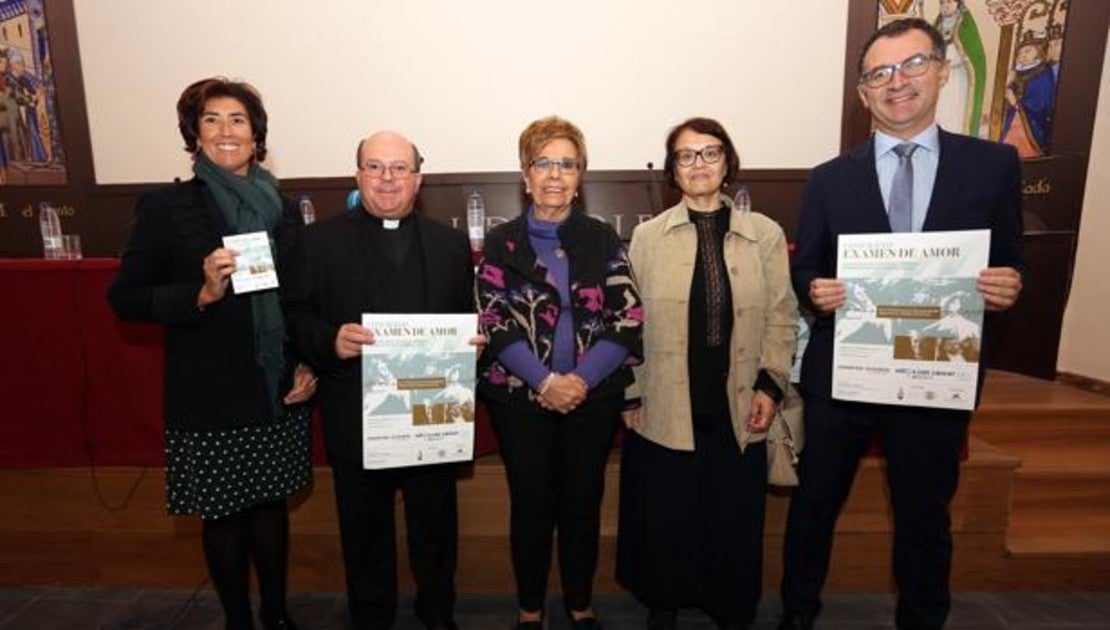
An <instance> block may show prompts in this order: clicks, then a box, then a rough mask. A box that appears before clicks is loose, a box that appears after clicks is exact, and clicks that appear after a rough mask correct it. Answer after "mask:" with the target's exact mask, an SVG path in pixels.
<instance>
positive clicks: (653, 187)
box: [647, 161, 663, 215]
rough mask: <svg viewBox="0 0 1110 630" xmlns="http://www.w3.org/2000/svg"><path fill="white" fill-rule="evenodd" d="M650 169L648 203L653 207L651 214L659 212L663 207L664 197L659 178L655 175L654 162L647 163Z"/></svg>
mask: <svg viewBox="0 0 1110 630" xmlns="http://www.w3.org/2000/svg"><path fill="white" fill-rule="evenodd" d="M647 170H648V182H647V189H648V204H649V206H650V207H651V214H653V215H655V214H658V213H659V211H661V210H662V209H663V197H662V193H661V192H660V190H659V180H658V179H657V178H656V177H655V164H653V163H652V162H650V161H649V162H648V163H647Z"/></svg>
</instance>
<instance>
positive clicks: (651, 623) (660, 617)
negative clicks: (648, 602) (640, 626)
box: [647, 608, 678, 630]
mask: <svg viewBox="0 0 1110 630" xmlns="http://www.w3.org/2000/svg"><path fill="white" fill-rule="evenodd" d="M676 628H678V610H676V609H674V608H652V609H651V610H649V611H648V617H647V630H676Z"/></svg>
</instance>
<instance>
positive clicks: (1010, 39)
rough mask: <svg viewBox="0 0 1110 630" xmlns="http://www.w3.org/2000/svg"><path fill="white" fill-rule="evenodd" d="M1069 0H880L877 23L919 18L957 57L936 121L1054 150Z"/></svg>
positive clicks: (1023, 149)
mask: <svg viewBox="0 0 1110 630" xmlns="http://www.w3.org/2000/svg"><path fill="white" fill-rule="evenodd" d="M1067 12H1068V0H880V1H879V23H880V24H884V23H886V22H889V21H891V20H894V19H898V18H901V17H920V18H924V19H926V20H928V21H929V22H931V23H932V24H934V25H935V26H936V27H937V30H939V31H940V32H941V35H943V36H944V41H945V57H946V59H948V61H949V63H950V64H951V72H950V73H949V78H948V84H947V86H945V88H944V89H943V90H941V100H940V102H939V103H938V105H937V121H938V122H939V123H940V126H941V127H943V128H945V129H947V130H948V131H958V132H960V133H964V134H967V135H971V136H977V137H980V138H990V139H992V140H1000V141H1002V142H1005V143H1007V144H1011V145H1013V146H1014V147H1016V148H1017V150H1018V154H1019V155H1021V157H1022V158H1034V157H1041V156H1046V155H1050V154H1051V153H1052V123H1053V112H1054V110H1055V106H1056V87H1057V82H1058V79H1059V68H1060V55H1061V52H1062V51H1063V44H1064V25H1065V22H1066V21H1067Z"/></svg>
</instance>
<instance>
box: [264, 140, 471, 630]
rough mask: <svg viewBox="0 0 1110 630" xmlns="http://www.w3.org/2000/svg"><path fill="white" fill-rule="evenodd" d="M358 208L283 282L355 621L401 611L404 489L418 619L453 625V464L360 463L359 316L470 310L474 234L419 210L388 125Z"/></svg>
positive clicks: (385, 618) (368, 623) (327, 228)
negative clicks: (372, 466) (316, 403)
mask: <svg viewBox="0 0 1110 630" xmlns="http://www.w3.org/2000/svg"><path fill="white" fill-rule="evenodd" d="M357 157H358V161H357V167H358V171H357V179H358V187H359V193H360V196H361V198H362V207H361V208H356V209H355V210H354V211H352V212H346V213H343V214H341V215H339V216H336V217H333V218H331V219H328V220H326V221H322V222H320V223H317V224H314V225H312V226H310V227H309V229H307V230H306V231H305V233H304V235H303V237H302V239H301V241H300V243H298V245H297V247H296V253H295V254H294V256H293V264H292V265H290V267H291V269H292V270H291V271H290V276H291V278H290V280H289V281H288V283H287V284H288V285H289V286H287V287H286V289H287V292H286V300H287V303H286V308H287V311H288V314H287V320H286V321H287V323H288V327H289V335H290V338H291V341H292V343H293V345H294V346H295V347H296V349H297V350H298V352H299V353H300V354H301V356H303V357H305V358H306V359H307V360H308V361H309V362H310V363H311V364H312V366H313V367H314V368H315V370H316V374H317V375H318V378H319V386H318V390H317V391H318V395H319V399H320V408H321V412H322V415H323V420H324V443H325V446H326V447H327V454H328V461H329V463H330V464H331V467H332V472H333V475H334V484H335V496H336V504H337V506H338V512H339V533H340V538H341V540H342V544H343V562H344V565H345V568H346V575H347V597H348V603H349V607H350V612H351V619H352V623H353V626H354V627H355V628H357V629H362V628H388V627H390V626H392V624H393V622H394V619H395V617H396V608H397V576H396V573H397V567H396V565H397V550H396V542H395V541H396V536H395V533H394V513H393V506H394V503H395V497H396V493H397V491H398V490H400V491H401V492H403V493H404V499H405V524H406V527H407V529H408V532H407V534H408V535H407V536H406V539H407V540H408V541H409V545H410V546H414V547H413V548H411V549H410V550H409V555H410V558H411V559H412V569H413V576H414V578H415V580H416V586H417V593H416V602H415V605H416V616H417V618H418V619H420V621H421V622H422V623H423V624H424V625H425V626H427V627H428V628H454V627H455V625H454V622H453V620H452V616H453V615H452V610H453V608H454V602H455V586H454V576H455V564H456V556H457V546H458V545H457V538H458V535H457V534H458V517H457V507H456V505H457V503H456V494H455V466H454V465H452V464H437V465H429V466H413V467H409V468H395V469H387V470H364V469H363V467H362V379H361V369H360V356H361V353H362V346H363V345H366V344H372V343H373V342H374V335H373V333H372V331H370V330H368V329H366V328H364V327H363V326H362V325H361V324H360V323H359V322H360V321H361V316H362V313H469V312H473V310H474V301H473V281H474V271H473V267H472V265H471V258H470V246H469V242H468V241H467V238H466V236H465V235H464V234H463V233H461V232H458V231H456V230H454V229H452V228H449V227H447V226H444V225H441V224H439V223H437V222H435V221H432V220H430V219H426V218H424V217H420V216H417V215H415V214H414V213H413V206H414V204H415V201H416V193H417V191H418V190H419V189H420V182H421V175H420V163H421V161H422V158H421V157H420V153H419V151H417V149H416V146H415V145H414V144H413V143H412V142H410V141H409V140H408V139H407V138H405V137H404V136H402V135H400V134H398V133H394V132H391V131H381V132H378V133H375V134H373V135H371V136H370V137H368V138H366V139H364V140H363V141H362V142H360V143H359V147H358V152H357Z"/></svg>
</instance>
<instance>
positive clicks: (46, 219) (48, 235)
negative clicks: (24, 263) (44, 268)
mask: <svg viewBox="0 0 1110 630" xmlns="http://www.w3.org/2000/svg"><path fill="white" fill-rule="evenodd" d="M39 229H40V230H42V255H43V258H46V259H49V260H58V259H61V258H64V255H63V254H62V220H61V219H60V218H58V210H57V209H56V208H55V207H54V206H53V205H52V204H50V203H47V202H43V203H40V204H39Z"/></svg>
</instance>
